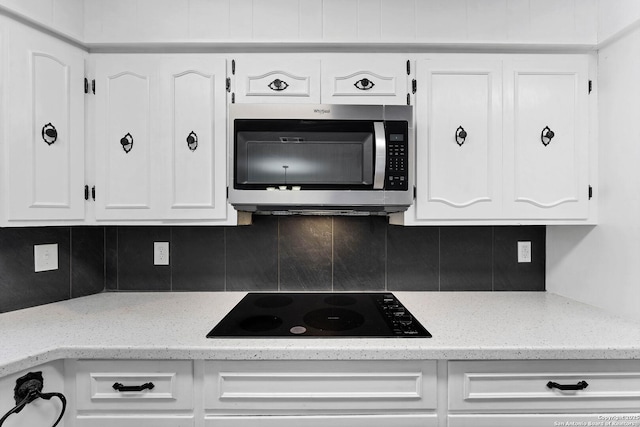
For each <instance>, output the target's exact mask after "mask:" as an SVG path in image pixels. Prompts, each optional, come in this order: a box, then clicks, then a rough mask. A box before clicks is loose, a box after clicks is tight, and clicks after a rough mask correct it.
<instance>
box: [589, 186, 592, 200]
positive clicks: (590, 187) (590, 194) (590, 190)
mask: <svg viewBox="0 0 640 427" xmlns="http://www.w3.org/2000/svg"><path fill="white" fill-rule="evenodd" d="M592 197H593V187H592V186H589V200H591V198H592Z"/></svg>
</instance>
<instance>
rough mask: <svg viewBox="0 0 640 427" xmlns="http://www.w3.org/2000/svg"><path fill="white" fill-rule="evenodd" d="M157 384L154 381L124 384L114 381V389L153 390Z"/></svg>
mask: <svg viewBox="0 0 640 427" xmlns="http://www.w3.org/2000/svg"><path fill="white" fill-rule="evenodd" d="M154 387H155V386H154V385H153V383H144V384H142V385H122V384H120V383H114V384H113V389H114V390H116V391H144V390H151V389H153V388H154Z"/></svg>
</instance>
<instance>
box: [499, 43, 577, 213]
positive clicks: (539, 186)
mask: <svg viewBox="0 0 640 427" xmlns="http://www.w3.org/2000/svg"><path fill="white" fill-rule="evenodd" d="M587 70H588V63H587V59H586V57H560V58H554V57H548V56H541V57H537V58H535V59H530V60H529V59H521V60H517V59H514V60H508V61H506V63H505V79H504V91H505V126H504V165H505V168H504V171H505V177H504V190H505V193H504V195H505V212H506V214H507V215H508V216H509V217H511V218H518V219H586V218H587V217H588V185H589V183H588V149H589V132H588V99H587V97H588V74H587Z"/></svg>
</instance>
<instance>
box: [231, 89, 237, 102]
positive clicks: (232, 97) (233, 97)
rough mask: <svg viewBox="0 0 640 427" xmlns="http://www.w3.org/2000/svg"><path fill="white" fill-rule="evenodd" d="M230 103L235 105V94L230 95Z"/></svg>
mask: <svg viewBox="0 0 640 427" xmlns="http://www.w3.org/2000/svg"><path fill="white" fill-rule="evenodd" d="M231 103H232V104H235V103H236V94H235V92H234V93H232V94H231Z"/></svg>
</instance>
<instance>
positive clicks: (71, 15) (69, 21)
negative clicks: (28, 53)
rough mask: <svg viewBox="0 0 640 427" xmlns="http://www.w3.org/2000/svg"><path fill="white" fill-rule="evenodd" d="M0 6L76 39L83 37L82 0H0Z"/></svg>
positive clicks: (80, 39) (79, 39)
mask: <svg viewBox="0 0 640 427" xmlns="http://www.w3.org/2000/svg"><path fill="white" fill-rule="evenodd" d="M0 8H4V9H5V10H9V11H11V12H14V13H16V14H17V15H19V16H21V17H23V18H26V19H28V20H30V21H33V22H36V23H37V24H40V25H42V26H44V27H45V28H48V29H51V30H54V31H57V32H59V33H61V34H64V35H66V36H68V37H70V38H72V39H74V40H76V41H79V42H81V41H82V40H83V38H84V0H0Z"/></svg>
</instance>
